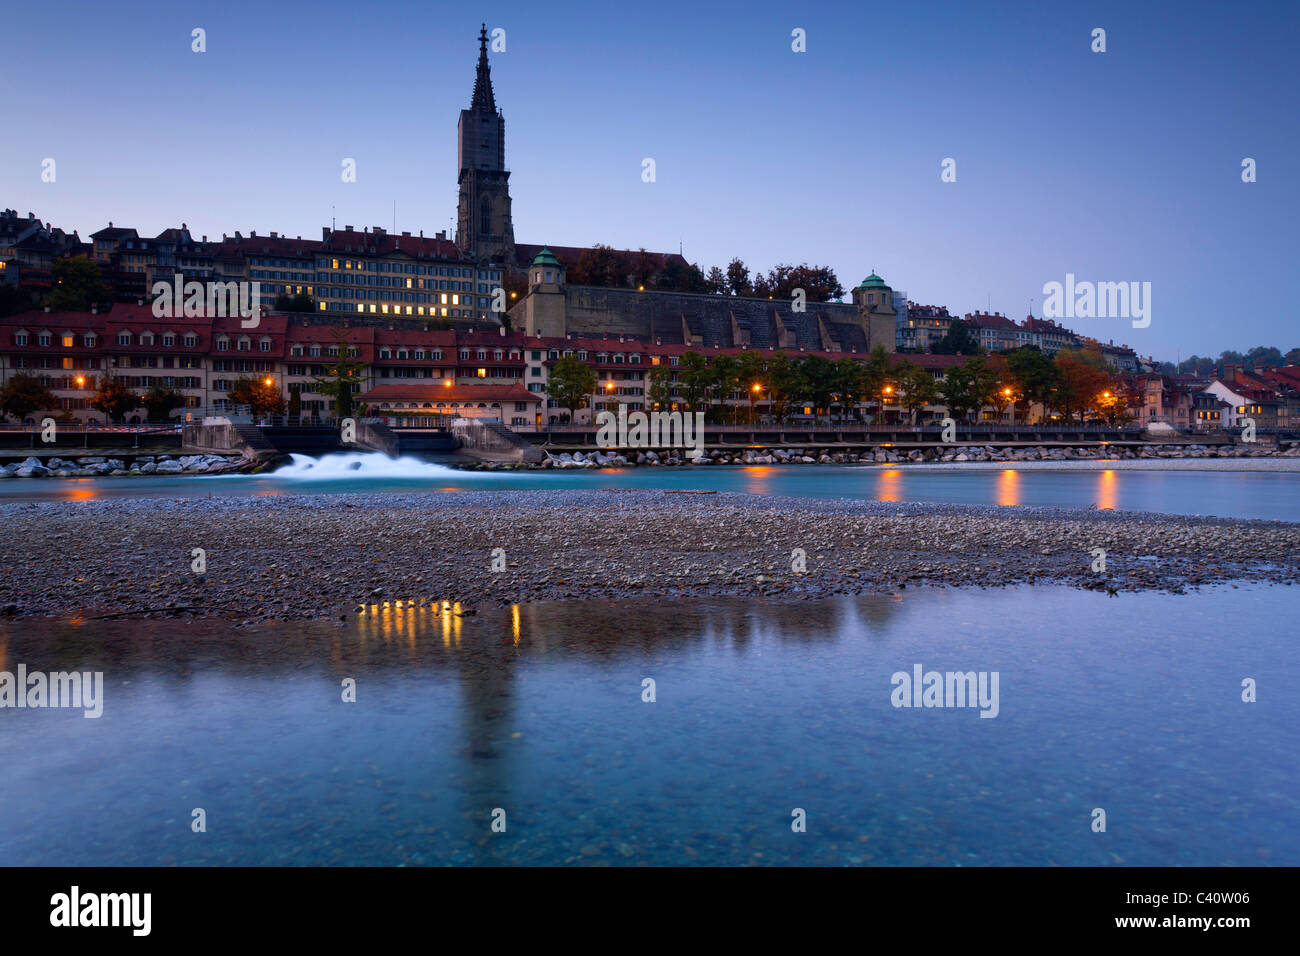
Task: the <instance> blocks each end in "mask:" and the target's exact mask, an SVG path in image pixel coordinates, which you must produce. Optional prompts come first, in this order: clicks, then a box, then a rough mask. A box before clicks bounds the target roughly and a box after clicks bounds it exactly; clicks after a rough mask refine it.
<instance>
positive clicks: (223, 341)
mask: <svg viewBox="0 0 1300 956" xmlns="http://www.w3.org/2000/svg"><path fill="white" fill-rule="evenodd" d="M217 351H218V352H229V351H230V339H228V338H226V337H225V336H224V335H223V336H222V337H221V338H219V339H217Z"/></svg>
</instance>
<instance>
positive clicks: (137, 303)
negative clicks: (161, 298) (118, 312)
mask: <svg viewBox="0 0 1300 956" xmlns="http://www.w3.org/2000/svg"><path fill="white" fill-rule="evenodd" d="M135 304H136V305H144V299H136V300H135Z"/></svg>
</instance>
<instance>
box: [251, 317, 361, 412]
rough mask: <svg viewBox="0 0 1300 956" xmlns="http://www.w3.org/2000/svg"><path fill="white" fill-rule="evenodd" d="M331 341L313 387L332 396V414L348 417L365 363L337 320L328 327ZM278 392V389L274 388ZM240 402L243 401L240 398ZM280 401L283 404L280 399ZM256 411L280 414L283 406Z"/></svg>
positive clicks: (346, 330) (347, 333)
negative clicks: (325, 361)
mask: <svg viewBox="0 0 1300 956" xmlns="http://www.w3.org/2000/svg"><path fill="white" fill-rule="evenodd" d="M330 338H331V339H333V340H334V341H333V344H332V345H331V346H330V347H329V349H328V352H329V364H328V365H326V366H325V374H324V375H321V376H317V377H316V378H315V379H314V381H313V384H314V385H315V391H316V392H318V393H320V394H321V395H325V396H327V397H329V398H331V399H333V400H334V417H335V418H338V419H344V418H351V417H352V414H353V407H352V406H353V396H354V395H355V394H356V393H357V392H358V391H359V390H360V388H361V381H362V378H363V376H364V375H365V371H366V365H365V363H364V362H362V361H361V356H360V354H359V350H358V349H357V347H356V346H354V345H353V344H352V343H351V341H350V340H349V332H348V329H347V328H346V327H344V326H343V325H342V324H341V323H340V324H339V325H336V326H333V327H332V328H331V329H330ZM276 394H277V395H279V394H280V393H279V390H278V389H277V390H276ZM240 404H241V405H242V404H244V403H243V402H240ZM280 405H281V406H283V405H284V401H283V399H281V401H280ZM257 414H271V415H282V414H284V408H283V407H280V408H279V409H278V410H277V411H267V412H265V413H263V412H258V413H257Z"/></svg>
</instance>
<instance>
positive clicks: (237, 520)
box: [0, 489, 1300, 624]
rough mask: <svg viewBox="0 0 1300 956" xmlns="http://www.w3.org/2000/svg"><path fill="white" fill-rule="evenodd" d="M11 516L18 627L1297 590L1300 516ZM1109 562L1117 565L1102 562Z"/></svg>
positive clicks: (697, 505)
mask: <svg viewBox="0 0 1300 956" xmlns="http://www.w3.org/2000/svg"><path fill="white" fill-rule="evenodd" d="M0 519H3V521H4V523H5V527H6V529H7V530H8V532H9V542H10V544H9V545H8V547H7V548H6V552H5V565H6V568H5V571H6V573H5V574H4V575H3V576H0V577H2V579H0V613H3V614H4V615H5V616H6V617H11V618H12V617H28V616H60V615H67V614H75V615H80V616H82V617H83V618H86V619H101V618H102V619H110V618H123V619H131V618H139V617H155V618H175V617H191V616H208V617H217V618H221V619H225V620H228V621H232V622H236V623H239V624H256V623H261V622H267V621H291V620H310V619H325V620H332V621H335V622H337V621H339V620H340V619H342V620H346V619H347V618H348V617H349V616H350V615H354V614H356V613H357V612H358V610H359V608H360V607H362V606H365V605H371V604H382V602H384V601H398V600H401V601H404V602H407V601H410V602H418V603H426V604H427V603H430V602H441V601H452V602H459V603H461V604H462V606H463V612H464V613H467V614H469V613H473V608H474V607H476V606H478V605H492V606H503V605H509V604H516V603H518V604H530V603H538V602H545V601H574V600H592V599H625V598H628V597H648V598H661V599H663V598H666V599H668V600H670V601H676V600H681V599H685V598H705V597H752V598H761V599H777V600H789V601H797V600H803V599H808V598H819V597H830V596H833V595H836V594H861V593H880V592H893V591H896V590H898V589H900V588H906V587H917V586H947V587H982V588H983V587H1003V586H1006V585H1011V584H1064V585H1068V586H1072V587H1079V588H1086V589H1090V590H1096V591H1104V592H1106V593H1110V594H1119V593H1123V592H1125V591H1139V590H1157V591H1170V592H1174V593H1181V592H1184V591H1185V590H1186V589H1188V588H1196V587H1199V586H1202V585H1209V584H1218V583H1227V582H1232V581H1264V582H1272V583H1278V584H1295V583H1297V582H1300V524H1294V523H1288V522H1282V521H1260V520H1243V519H1231V518H1209V517H1189V516H1177V515H1159V514H1149V513H1143V512H1122V511H1092V510H1078V509H1057V508H1032V507H1021V508H1017V509H1015V511H1014V512H1010V511H1008V509H1005V508H1000V507H997V506H986V505H951V504H919V503H906V504H898V503H888V502H876V501H860V500H842V499H818V498H788V497H777V496H768V495H750V494H739V493H729V492H718V493H714V494H682V493H681V492H680V491H671V490H670V491H654V490H641V489H627V490H618V491H578V490H529V491H465V492H446V493H442V494H440V495H438V496H436V497H435V496H430V495H428V494H421V493H364V492H349V493H339V494H334V495H329V496H322V495H309V494H308V495H302V494H300V495H293V494H286V495H278V496H273V497H256V498H235V497H228V498H208V499H204V498H194V499H184V498H152V499H150V498H129V499H114V500H111V501H103V500H90V501H81V502H48V503H47V502H40V503H35V502H24V503H10V504H0ZM194 548H202V549H203V550H204V552H205V560H206V573H205V574H203V575H199V574H196V573H195V572H194V571H193V570H192V569H191V554H192V549H194ZM1097 548H1101V549H1104V550H1105V552H1106V570H1105V571H1104V572H1093V571H1092V570H1091V566H1092V564H1093V562H1094V557H1095V555H1093V554H1092V552H1093V550H1094V549H1097ZM495 549H503V550H504V555H501V554H498V555H496V556H495V557H497V558H498V560H497V562H496V563H497V566H498V568H500V569H499V570H493V564H494V550H495ZM795 549H801V550H802V551H803V552H805V554H806V571H805V572H804V573H798V572H797V571H795V570H794V569H793V568H792V560H791V558H792V554H793V552H794V551H795ZM501 559H504V564H502V561H501Z"/></svg>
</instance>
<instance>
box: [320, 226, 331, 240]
mask: <svg viewBox="0 0 1300 956" xmlns="http://www.w3.org/2000/svg"><path fill="white" fill-rule="evenodd" d="M329 237H330V227H329V226H321V227H320V240H321V242H324V241H325V240H326V239H328V238H329Z"/></svg>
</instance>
